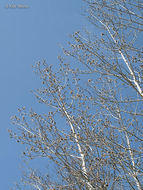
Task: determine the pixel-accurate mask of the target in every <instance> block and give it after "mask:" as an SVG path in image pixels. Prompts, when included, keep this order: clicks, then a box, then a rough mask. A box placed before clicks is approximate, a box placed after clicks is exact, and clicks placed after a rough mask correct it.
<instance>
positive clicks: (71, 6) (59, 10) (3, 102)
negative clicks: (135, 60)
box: [0, 0, 85, 190]
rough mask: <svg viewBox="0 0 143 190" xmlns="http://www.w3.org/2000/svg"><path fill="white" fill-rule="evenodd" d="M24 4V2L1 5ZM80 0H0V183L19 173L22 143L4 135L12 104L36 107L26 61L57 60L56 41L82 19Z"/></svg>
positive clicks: (10, 181)
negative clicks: (12, 6)
mask: <svg viewBox="0 0 143 190" xmlns="http://www.w3.org/2000/svg"><path fill="white" fill-rule="evenodd" d="M7 5H9V7H10V6H11V5H16V6H17V7H18V5H26V6H28V7H29V8H25V9H19V8H6V6H7ZM81 7H82V0H72V1H71V0H60V1H59V0H13V1H11V0H1V2H0V25H1V26H0V66H1V69H0V87H1V91H0V116H1V122H0V125H1V127H0V150H1V151H0V189H4V190H9V189H10V187H12V186H13V184H14V182H15V181H18V180H19V179H20V167H21V161H22V159H21V157H20V155H21V154H22V149H23V147H22V146H21V145H20V144H17V143H15V141H14V140H11V139H10V138H9V134H8V132H7V130H8V129H9V128H12V127H14V126H12V124H11V122H10V117H11V116H12V115H14V114H16V113H17V109H18V107H22V106H26V107H27V108H30V107H34V108H35V109H38V108H39V106H38V104H36V103H35V98H34V97H33V95H32V94H31V93H30V90H32V89H35V88H38V87H40V82H39V79H38V77H37V76H36V75H35V74H34V73H33V72H32V65H34V64H35V62H37V61H39V60H43V59H46V60H47V62H48V63H49V64H57V63H58V61H57V56H58V54H59V52H60V51H61V50H60V47H59V45H58V44H59V43H61V44H66V41H67V40H68V36H69V35H70V34H72V33H73V32H74V31H77V30H79V29H81V28H82V26H84V24H85V20H84V18H83V17H82V16H81V12H82V11H81Z"/></svg>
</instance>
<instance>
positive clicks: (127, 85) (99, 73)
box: [10, 0, 143, 190]
mask: <svg viewBox="0 0 143 190" xmlns="http://www.w3.org/2000/svg"><path fill="white" fill-rule="evenodd" d="M84 3H85V7H86V8H85V9H86V10H85V12H84V14H85V16H86V17H87V18H88V19H89V21H90V22H91V23H92V24H93V31H87V30H85V32H75V33H74V34H73V35H72V38H71V40H70V42H69V48H67V49H63V51H64V54H65V55H64V56H63V57H61V56H59V66H58V68H59V69H58V71H56V72H54V68H53V67H52V66H50V65H48V64H47V63H46V61H43V62H39V63H37V64H36V67H35V71H36V73H37V74H38V75H39V76H40V78H41V81H42V87H41V88H40V89H38V90H36V91H35V92H34V94H35V96H36V98H37V100H38V101H39V102H40V103H43V104H45V105H46V106H47V113H45V114H38V113H36V112H34V111H33V110H30V111H29V112H27V111H26V110H25V108H22V109H19V114H20V116H14V117H13V118H12V120H13V122H14V124H16V125H18V130H16V133H13V132H12V131H10V134H11V135H12V137H14V138H16V140H17V141H18V142H21V143H24V144H26V145H27V151H25V152H24V154H25V156H28V157H29V158H31V159H33V158H36V157H45V158H47V161H48V163H54V164H55V166H56V168H57V173H56V174H55V176H56V177H55V176H54V177H53V178H52V176H50V172H49V173H48V177H47V175H42V174H39V173H38V172H36V171H34V170H32V171H31V172H30V174H28V175H25V176H24V183H25V184H26V185H29V186H31V187H32V188H33V189H37V190H48V189H49V190H55V189H61V190H62V189H63V190H66V189H67V190H75V189H82V190H84V189H85V190H87V189H89V190H107V189H110V190H118V189H119V190H127V189H134V190H136V189H137V190H142V189H143V125H142V123H143V119H142V118H143V109H142V105H143V104H142V102H143V47H142V39H143V2H142V1H139V0H85V2H84Z"/></svg>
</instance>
